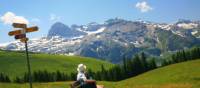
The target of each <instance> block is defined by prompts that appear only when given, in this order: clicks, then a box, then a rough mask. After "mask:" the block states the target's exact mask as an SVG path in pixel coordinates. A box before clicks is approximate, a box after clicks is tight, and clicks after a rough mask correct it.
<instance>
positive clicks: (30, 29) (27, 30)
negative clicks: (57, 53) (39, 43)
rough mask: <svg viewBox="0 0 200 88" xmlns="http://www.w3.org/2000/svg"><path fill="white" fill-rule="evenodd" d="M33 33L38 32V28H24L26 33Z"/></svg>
mask: <svg viewBox="0 0 200 88" xmlns="http://www.w3.org/2000/svg"><path fill="white" fill-rule="evenodd" d="M34 31H38V27H37V26H35V27H30V28H26V33H27V32H34Z"/></svg>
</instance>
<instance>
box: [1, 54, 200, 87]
mask: <svg viewBox="0 0 200 88" xmlns="http://www.w3.org/2000/svg"><path fill="white" fill-rule="evenodd" d="M44 56H45V55H44ZM33 57H34V55H33ZM57 59H58V58H57ZM59 59H60V58H59ZM86 63H87V62H86ZM87 64H88V63H87ZM96 64H97V63H96ZM199 67H200V60H193V61H187V62H182V63H178V64H173V65H169V66H165V67H161V68H158V69H155V70H152V71H149V72H146V73H144V74H141V75H138V76H136V77H133V78H129V79H126V80H122V81H119V82H105V81H101V82H97V83H98V84H102V85H104V86H105V88H199V87H200V68H199ZM70 83H72V82H50V83H34V84H33V87H34V88H69V84H70ZM28 87H29V85H28V84H14V83H8V84H7V83H0V88H28Z"/></svg>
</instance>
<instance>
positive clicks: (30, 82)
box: [25, 41, 33, 88]
mask: <svg viewBox="0 0 200 88" xmlns="http://www.w3.org/2000/svg"><path fill="white" fill-rule="evenodd" d="M25 48H26V58H27V67H28V75H29V84H30V88H33V87H32V77H31V67H30V61H29V54H28V44H27V41H25Z"/></svg>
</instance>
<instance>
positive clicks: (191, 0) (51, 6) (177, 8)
mask: <svg viewBox="0 0 200 88" xmlns="http://www.w3.org/2000/svg"><path fill="white" fill-rule="evenodd" d="M199 8H200V0H1V1H0V18H1V19H0V43H5V42H10V41H13V40H14V37H10V36H8V35H7V34H8V32H9V31H12V30H13V29H12V27H11V25H10V23H8V21H6V22H7V23H6V22H5V19H4V18H5V14H6V13H8V12H9V13H12V15H14V16H15V18H16V19H22V18H23V20H26V21H28V23H29V26H31V25H37V26H39V28H40V29H39V31H38V32H35V33H31V34H29V35H28V36H29V37H30V38H35V37H36V38H37V37H41V36H45V35H47V32H48V30H49V29H50V27H51V25H52V24H53V23H55V22H57V21H60V22H63V23H64V24H67V25H72V24H87V23H89V22H98V23H103V22H104V21H105V20H107V19H110V18H115V17H119V18H122V19H126V20H137V19H142V20H148V21H153V22H167V23H173V22H175V21H177V20H178V19H190V20H200V10H199ZM2 18H3V19H4V20H2Z"/></svg>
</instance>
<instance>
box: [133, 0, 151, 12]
mask: <svg viewBox="0 0 200 88" xmlns="http://www.w3.org/2000/svg"><path fill="white" fill-rule="evenodd" d="M135 7H136V8H137V9H139V10H140V11H141V12H148V11H150V10H153V8H152V7H151V6H150V5H148V3H147V2H146V1H143V2H138V3H137V4H136V5H135Z"/></svg>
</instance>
